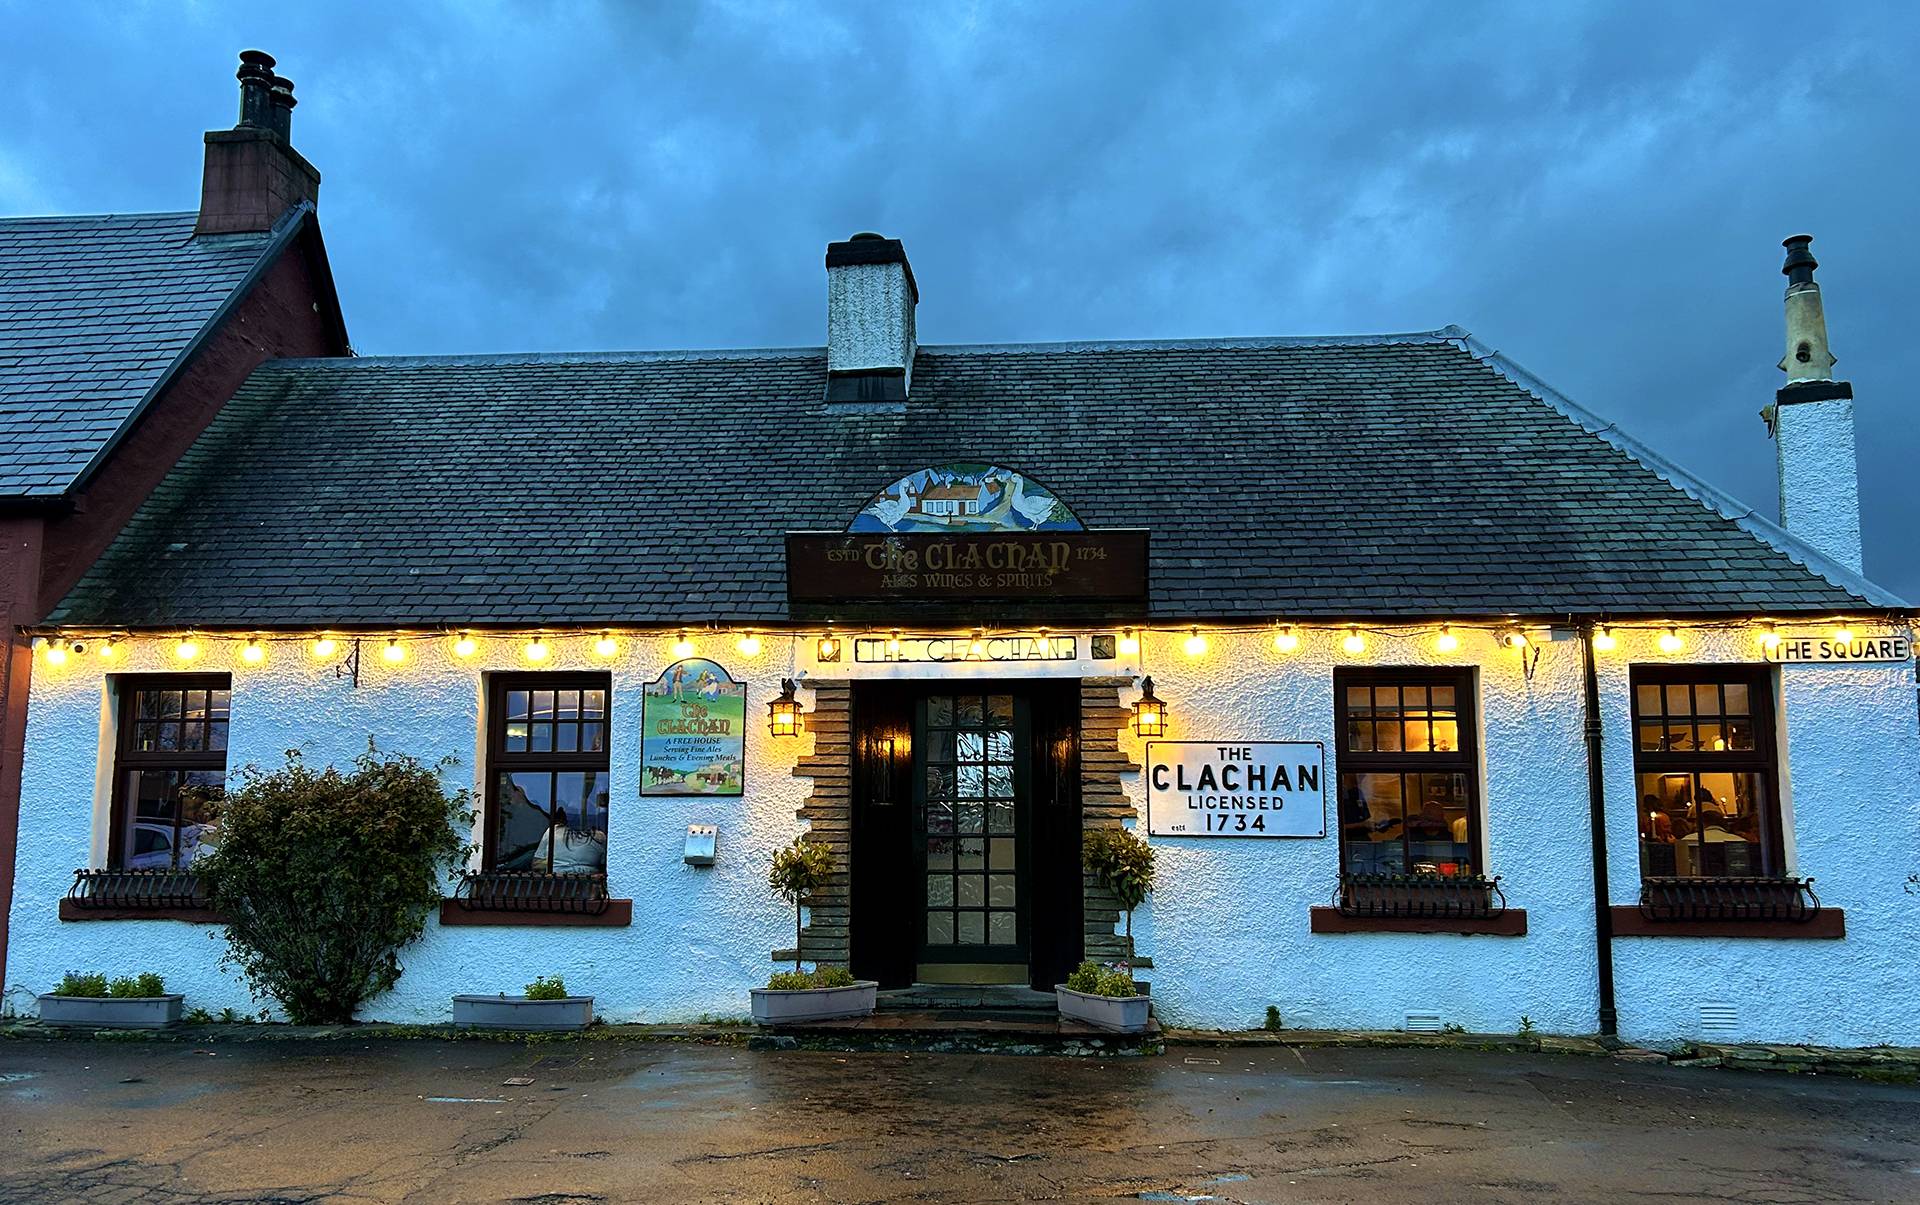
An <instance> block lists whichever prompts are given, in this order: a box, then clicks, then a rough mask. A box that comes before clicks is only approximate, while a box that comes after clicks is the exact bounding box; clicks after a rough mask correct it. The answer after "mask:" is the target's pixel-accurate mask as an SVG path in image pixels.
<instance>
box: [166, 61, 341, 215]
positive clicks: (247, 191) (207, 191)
mask: <svg viewBox="0 0 1920 1205" xmlns="http://www.w3.org/2000/svg"><path fill="white" fill-rule="evenodd" d="M273 67H274V60H273V56H272V55H270V54H268V53H267V52H266V51H264V50H243V51H241V52H240V69H239V70H238V71H236V72H234V78H236V79H238V80H239V81H240V120H239V121H238V122H237V123H236V124H235V125H234V127H233V128H232V129H231V130H209V131H208V132H207V136H206V144H207V158H206V167H205V169H204V171H203V173H202V175H201V178H200V218H199V220H198V221H196V222H195V223H194V226H193V232H194V233H195V234H240V233H252V232H257V231H266V230H271V229H273V227H274V224H275V223H276V222H278V221H279V220H280V218H281V216H282V215H284V214H285V213H286V212H287V211H288V210H290V209H292V208H294V207H295V206H297V205H300V204H301V203H303V202H312V201H315V200H317V199H318V198H319V196H320V173H319V172H317V171H315V170H314V167H313V164H311V163H308V162H307V161H306V160H305V159H304V158H302V157H301V155H300V152H298V151H296V150H294V149H293V144H292V143H291V142H290V141H289V140H288V133H289V130H290V128H291V126H292V114H293V106H294V103H295V102H294V99H293V81H292V80H290V79H287V78H286V77H285V76H282V75H276V74H274V70H273Z"/></svg>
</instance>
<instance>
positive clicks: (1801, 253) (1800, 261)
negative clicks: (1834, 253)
mask: <svg viewBox="0 0 1920 1205" xmlns="http://www.w3.org/2000/svg"><path fill="white" fill-rule="evenodd" d="M1812 241H1813V236H1812V235H1811V234H1796V235H1793V236H1791V237H1790V238H1786V239H1783V240H1782V241H1781V243H1780V245H1781V246H1782V247H1785V248H1786V249H1787V262H1786V263H1784V264H1782V265H1780V274H1781V275H1782V276H1785V277H1786V278H1787V283H1788V284H1796V285H1803V284H1807V283H1809V282H1810V281H1812V280H1813V270H1814V269H1815V268H1817V267H1819V266H1820V261H1819V260H1817V259H1815V258H1813V252H1812V251H1809V250H1808V249H1807V244H1808V243H1811V242H1812Z"/></svg>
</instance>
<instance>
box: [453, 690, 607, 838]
mask: <svg viewBox="0 0 1920 1205" xmlns="http://www.w3.org/2000/svg"><path fill="white" fill-rule="evenodd" d="M514 690H599V691H601V692H603V697H604V699H605V703H604V705H603V707H602V710H601V714H600V725H601V728H600V732H601V736H600V749H599V751H598V752H581V751H578V750H574V751H556V750H546V751H541V752H534V751H532V750H524V751H521V750H509V749H508V748H507V747H506V745H507V695H508V693H509V692H510V691H514ZM485 763H486V764H485V770H484V777H483V778H482V780H481V807H480V824H481V838H480V871H481V873H483V874H499V873H526V874H542V873H545V874H553V873H555V872H554V871H552V870H548V871H544V872H543V871H537V870H536V871H525V872H503V871H500V870H499V869H498V867H497V864H496V859H497V857H498V852H499V851H498V845H499V826H498V824H497V821H498V819H499V810H500V800H499V794H498V792H499V787H500V775H501V774H503V773H513V772H515V771H522V770H525V771H540V770H545V771H549V772H554V771H568V770H598V771H600V772H601V774H602V775H603V777H604V780H605V781H606V783H607V796H608V804H609V806H608V808H607V812H608V820H609V824H608V827H609V830H611V827H612V824H611V820H612V811H613V809H612V807H611V804H612V796H613V675H612V674H611V673H608V672H606V671H595V670H531V671H527V670H516V671H513V672H511V673H497V674H489V675H488V676H487V741H486V757H485ZM609 839H611V837H609ZM603 870H604V868H603Z"/></svg>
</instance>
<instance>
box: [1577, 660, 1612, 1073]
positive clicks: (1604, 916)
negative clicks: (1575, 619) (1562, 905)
mask: <svg viewBox="0 0 1920 1205" xmlns="http://www.w3.org/2000/svg"><path fill="white" fill-rule="evenodd" d="M1580 651H1581V659H1582V661H1583V662H1584V663H1585V665H1584V669H1585V671H1586V679H1587V683H1586V685H1587V691H1586V694H1587V707H1586V711H1587V714H1586V723H1585V730H1586V735H1587V828H1588V831H1589V832H1591V833H1592V835H1593V945H1594V969H1595V971H1596V973H1597V974H1598V976H1599V980H1600V1036H1601V1037H1606V1038H1610V1037H1614V1036H1615V1035H1617V1034H1618V1033H1619V1032H1620V1019H1619V1015H1618V1014H1617V1013H1616V1012H1615V1011H1614V1007H1613V912H1612V911H1611V909H1610V906H1609V905H1608V902H1607V901H1608V889H1607V788H1606V775H1605V774H1604V773H1603V772H1602V769H1601V765H1600V675H1599V673H1598V672H1597V671H1596V670H1595V669H1594V657H1593V625H1592V624H1591V623H1583V624H1581V625H1580Z"/></svg>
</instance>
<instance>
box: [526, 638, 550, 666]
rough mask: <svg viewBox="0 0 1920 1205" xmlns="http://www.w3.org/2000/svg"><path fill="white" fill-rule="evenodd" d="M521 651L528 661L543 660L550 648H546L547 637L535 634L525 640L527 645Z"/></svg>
mask: <svg viewBox="0 0 1920 1205" xmlns="http://www.w3.org/2000/svg"><path fill="white" fill-rule="evenodd" d="M522 651H524V652H525V653H526V655H527V660H529V661H545V660H546V659H547V654H548V653H549V652H550V651H551V650H550V649H548V648H547V638H546V637H545V636H535V637H534V638H533V639H532V640H529V641H527V647H526V648H525V649H524V650H522Z"/></svg>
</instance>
